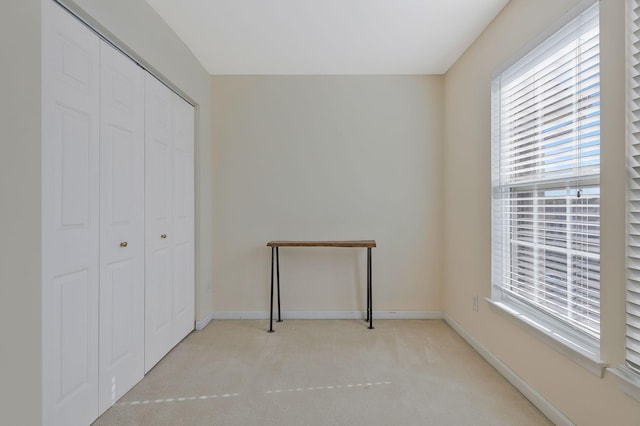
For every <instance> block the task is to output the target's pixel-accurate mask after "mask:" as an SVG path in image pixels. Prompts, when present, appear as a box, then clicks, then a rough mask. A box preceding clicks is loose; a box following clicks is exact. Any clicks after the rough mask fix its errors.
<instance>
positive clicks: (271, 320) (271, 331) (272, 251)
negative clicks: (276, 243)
mask: <svg viewBox="0 0 640 426" xmlns="http://www.w3.org/2000/svg"><path fill="white" fill-rule="evenodd" d="M275 250H276V248H275V247H271V315H270V316H269V333H273V260H274V253H275ZM278 284H279V283H278ZM278 296H280V291H278Z"/></svg>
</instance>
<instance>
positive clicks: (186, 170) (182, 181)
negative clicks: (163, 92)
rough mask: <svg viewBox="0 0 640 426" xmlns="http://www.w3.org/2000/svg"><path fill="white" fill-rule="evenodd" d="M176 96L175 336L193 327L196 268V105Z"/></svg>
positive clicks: (174, 206) (174, 208)
mask: <svg viewBox="0 0 640 426" xmlns="http://www.w3.org/2000/svg"><path fill="white" fill-rule="evenodd" d="M172 95H173V96H172V97H173V141H174V144H173V222H174V223H173V229H174V230H173V234H174V235H175V237H174V239H173V240H172V243H173V274H174V292H175V293H174V294H175V297H174V299H173V318H174V329H173V340H174V342H175V343H174V345H175V344H176V343H178V342H179V341H180V340H182V339H183V338H184V337H185V336H186V335H187V334H189V333H190V332H191V331H193V328H194V318H195V301H194V298H195V288H194V283H195V276H194V274H195V271H194V240H195V236H194V229H195V223H194V210H195V199H194V197H195V195H194V188H195V181H194V178H195V174H194V145H193V141H194V121H195V112H194V109H193V106H191V105H189V104H188V103H186V102H185V101H184V100H182V99H181V98H179V97H178V96H177V95H175V94H172Z"/></svg>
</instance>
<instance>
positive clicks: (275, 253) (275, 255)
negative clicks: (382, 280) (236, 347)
mask: <svg viewBox="0 0 640 426" xmlns="http://www.w3.org/2000/svg"><path fill="white" fill-rule="evenodd" d="M375 246H376V242H375V240H360V241H269V242H268V243H267V247H271V316H270V317H269V333H273V332H274V330H273V265H274V259H275V267H276V276H277V283H278V322H282V317H281V315H280V255H279V248H280V247H362V248H366V249H367V319H366V321H368V322H369V329H371V330H373V302H372V298H373V297H372V294H371V293H372V291H371V274H372V272H371V249H372V248H374V247H375Z"/></svg>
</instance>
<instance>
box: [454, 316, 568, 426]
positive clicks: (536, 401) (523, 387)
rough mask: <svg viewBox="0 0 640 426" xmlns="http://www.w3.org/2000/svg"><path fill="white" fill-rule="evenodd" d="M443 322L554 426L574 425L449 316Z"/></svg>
mask: <svg viewBox="0 0 640 426" xmlns="http://www.w3.org/2000/svg"><path fill="white" fill-rule="evenodd" d="M444 320H445V321H446V323H447V324H449V326H450V327H451V328H453V329H454V330H455V331H456V333H458V334H459V335H460V337H462V338H463V339H464V340H466V342H467V343H468V344H469V345H471V347H473V349H475V350H476V352H478V353H479V354H480V356H482V357H483V358H484V359H485V360H486V361H487V362H488V363H489V364H491V366H493V368H495V369H496V370H498V372H499V373H500V374H502V376H504V378H505V379H507V380H508V381H509V382H510V383H511V384H512V385H513V386H515V387H516V389H518V390H519V391H520V393H522V394H523V395H524V396H525V398H527V399H528V400H529V401H531V403H532V404H533V405H535V406H536V407H537V408H538V410H540V411H542V413H544V415H545V416H547V417H548V418H549V420H551V421H552V422H553V423H554V424H555V425H558V426H575V424H574V423H573V422H572V421H571V420H569V418H568V417H567V416H565V415H564V414H562V412H560V410H558V409H557V408H556V407H554V406H553V405H552V404H551V403H550V402H549V401H547V400H546V399H545V398H544V397H543V396H542V395H540V394H539V393H538V392H537V391H536V390H535V389H533V388H532V387H531V386H530V385H529V384H528V383H527V382H526V381H525V380H524V379H523V378H522V377H520V376H518V374H517V373H516V372H515V371H513V370H512V369H511V368H509V367H508V366H507V365H506V364H505V363H503V362H502V361H500V360H499V359H498V358H497V357H496V356H495V355H494V354H493V353H491V352H489V351H488V350H487V349H486V348H485V347H484V346H482V345H481V344H480V342H478V341H477V340H476V339H474V338H473V337H472V336H471V335H470V334H469V333H467V332H466V331H465V330H464V329H463V328H462V327H461V326H460V324H458V323H457V322H456V321H455V320H454V319H453V318H451V317H450V316H449V315H447V314H445V315H444Z"/></svg>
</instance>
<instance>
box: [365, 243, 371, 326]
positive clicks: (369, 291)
mask: <svg viewBox="0 0 640 426" xmlns="http://www.w3.org/2000/svg"><path fill="white" fill-rule="evenodd" d="M370 307H371V290H370V289H369V252H368V251H367V308H366V311H367V318H366V319H365V320H364V322H369V317H370V316H371V311H370V310H369V309H370Z"/></svg>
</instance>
